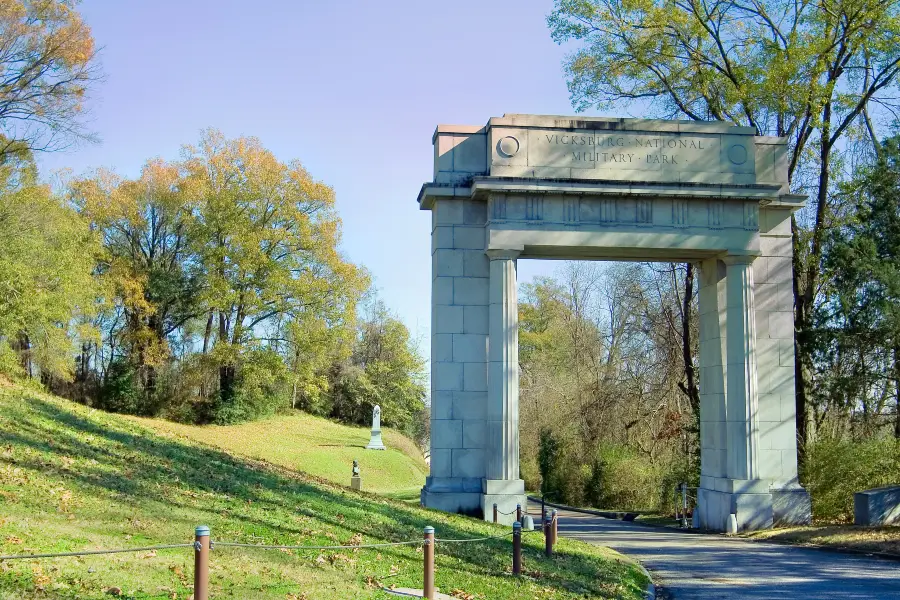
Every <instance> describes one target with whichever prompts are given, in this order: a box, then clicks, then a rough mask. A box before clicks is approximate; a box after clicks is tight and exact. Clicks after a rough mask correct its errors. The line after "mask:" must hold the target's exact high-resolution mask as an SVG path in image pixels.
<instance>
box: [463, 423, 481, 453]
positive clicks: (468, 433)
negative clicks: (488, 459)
mask: <svg viewBox="0 0 900 600" xmlns="http://www.w3.org/2000/svg"><path fill="white" fill-rule="evenodd" d="M484 432H485V423H484V420H483V419H474V420H467V421H463V435H462V440H463V448H484V447H485V441H486V440H485V433H484Z"/></svg>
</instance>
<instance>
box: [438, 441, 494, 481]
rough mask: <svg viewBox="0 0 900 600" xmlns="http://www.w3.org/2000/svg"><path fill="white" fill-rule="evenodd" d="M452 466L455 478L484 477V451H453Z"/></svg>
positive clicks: (477, 449) (478, 449)
mask: <svg viewBox="0 0 900 600" xmlns="http://www.w3.org/2000/svg"><path fill="white" fill-rule="evenodd" d="M432 435H434V433H432ZM452 464H453V467H452V468H453V476H454V477H484V450H482V449H480V448H460V449H455V450H453V459H452Z"/></svg>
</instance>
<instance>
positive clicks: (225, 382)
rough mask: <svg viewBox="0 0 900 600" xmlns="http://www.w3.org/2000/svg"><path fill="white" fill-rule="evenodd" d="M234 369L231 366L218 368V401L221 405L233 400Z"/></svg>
mask: <svg viewBox="0 0 900 600" xmlns="http://www.w3.org/2000/svg"><path fill="white" fill-rule="evenodd" d="M234 379H235V367H234V365H233V364H228V365H222V366H221V367H219V400H220V402H221V403H222V404H225V403H227V402H230V401H231V400H232V399H233V398H234Z"/></svg>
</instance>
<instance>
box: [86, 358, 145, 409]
mask: <svg viewBox="0 0 900 600" xmlns="http://www.w3.org/2000/svg"><path fill="white" fill-rule="evenodd" d="M145 405H146V403H145V402H144V394H143V392H142V391H141V387H140V385H139V383H138V376H137V372H136V371H135V369H134V366H133V365H131V364H130V363H128V362H127V361H125V360H115V361H113V363H112V364H111V365H110V366H109V371H108V372H107V374H106V379H105V380H104V382H103V384H102V385H101V386H100V393H99V397H98V398H97V408H100V409H102V410H106V411H109V412H117V413H126V414H130V415H140V414H144V412H145V408H146V406H145Z"/></svg>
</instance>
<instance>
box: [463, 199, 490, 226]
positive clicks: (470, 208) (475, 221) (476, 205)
mask: <svg viewBox="0 0 900 600" xmlns="http://www.w3.org/2000/svg"><path fill="white" fill-rule="evenodd" d="M486 222H487V202H485V201H484V200H465V201H464V204H463V223H465V224H466V225H481V226H484V224H485V223H486Z"/></svg>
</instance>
